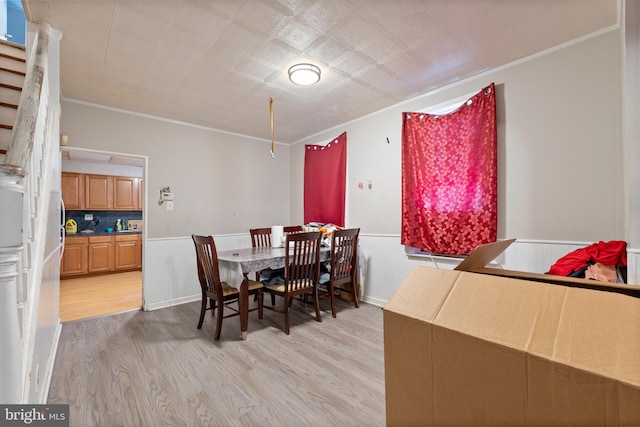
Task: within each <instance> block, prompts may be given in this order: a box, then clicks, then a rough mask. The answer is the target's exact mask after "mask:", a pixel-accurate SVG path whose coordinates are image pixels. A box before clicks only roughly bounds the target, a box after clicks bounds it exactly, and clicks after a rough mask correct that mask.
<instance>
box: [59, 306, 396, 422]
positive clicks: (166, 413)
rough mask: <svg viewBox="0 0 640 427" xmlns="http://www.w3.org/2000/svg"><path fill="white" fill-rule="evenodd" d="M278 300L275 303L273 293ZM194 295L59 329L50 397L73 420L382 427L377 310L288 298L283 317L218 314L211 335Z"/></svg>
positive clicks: (211, 321) (209, 321) (381, 362)
mask: <svg viewBox="0 0 640 427" xmlns="http://www.w3.org/2000/svg"><path fill="white" fill-rule="evenodd" d="M278 302H280V303H281V302H282V301H281V300H279V301H278ZM199 310H200V303H199V302H193V303H188V304H182V305H178V306H174V307H170V308H165V309H160V310H155V311H149V312H144V311H139V312H126V313H120V314H116V315H112V316H103V317H98V318H93V319H87V320H82V321H77V322H70V323H67V324H65V325H63V328H62V334H61V337H60V343H59V347H58V352H57V355H56V361H55V365H54V369H53V377H52V380H51V387H50V390H49V400H48V402H49V403H52V404H53V403H67V404H69V405H70V425H71V426H167V425H173V426H383V425H385V398H384V358H383V334H382V310H381V309H380V307H376V306H372V305H369V304H365V303H363V304H361V306H360V308H359V309H356V308H354V307H353V305H351V304H349V303H347V302H345V301H342V300H340V301H338V317H337V319H334V318H332V317H331V313H330V308H329V307H328V305H327V304H326V302H324V304H323V305H322V319H323V321H322V322H321V323H319V322H316V321H315V320H314V316H313V308H312V306H311V305H307V306H306V308H305V307H303V306H302V305H301V303H300V302H299V301H295V302H294V307H293V310H292V315H291V335H290V336H287V335H286V334H285V333H284V331H283V330H284V316H283V315H282V314H279V313H274V312H271V311H265V313H264V320H263V321H262V322H259V321H258V319H257V312H252V313H250V316H249V335H248V338H247V340H246V341H242V340H241V339H240V324H239V320H238V317H233V318H228V319H225V320H224V322H223V325H222V337H221V339H220V341H218V342H215V341H214V340H213V335H214V330H215V325H214V319H213V318H212V317H211V315H210V314H209V313H207V317H206V318H205V323H204V325H203V328H202V329H200V330H198V329H196V325H197V321H198V315H199Z"/></svg>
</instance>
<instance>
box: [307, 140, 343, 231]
mask: <svg viewBox="0 0 640 427" xmlns="http://www.w3.org/2000/svg"><path fill="white" fill-rule="evenodd" d="M346 177H347V133H346V132H344V133H343V134H342V135H340V136H339V137H337V138H335V139H333V140H331V141H330V142H329V143H327V144H326V145H305V156H304V223H305V224H308V223H309V222H324V223H332V224H335V225H339V226H341V227H344V210H345V209H344V204H345V194H346Z"/></svg>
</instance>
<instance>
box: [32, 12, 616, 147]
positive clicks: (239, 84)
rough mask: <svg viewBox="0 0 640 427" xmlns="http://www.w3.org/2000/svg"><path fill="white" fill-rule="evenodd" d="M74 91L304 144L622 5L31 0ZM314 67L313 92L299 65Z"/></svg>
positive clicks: (562, 36)
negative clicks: (295, 68)
mask: <svg viewBox="0 0 640 427" xmlns="http://www.w3.org/2000/svg"><path fill="white" fill-rule="evenodd" d="M23 4H24V7H25V13H26V15H27V19H29V20H31V21H35V22H42V21H46V22H48V23H49V24H51V26H52V27H54V28H56V29H59V30H60V31H61V32H62V35H63V38H62V40H61V47H60V49H61V64H60V72H61V86H62V95H63V97H64V98H65V99H70V100H77V101H83V102H87V103H93V104H99V105H104V106H107V107H112V108H116V109H122V110H127V111H133V112H138V113H143V114H148V115H152V116H158V117H163V118H167V119H171V120H177V121H182V122H187V123H192V124H197V125H202V126H206V127H211V128H216V129H222V130H225V131H229V132H236V133H240V134H244V135H250V136H254V137H258V138H264V139H267V140H270V139H271V130H270V124H269V98H273V99H274V111H275V123H276V135H275V138H276V140H277V141H279V142H284V143H293V142H296V141H298V140H300V139H301V138H303V137H305V136H308V135H312V134H314V133H317V132H319V131H322V130H324V129H328V128H330V127H333V126H337V125H339V124H341V123H344V122H347V121H349V120H352V119H355V118H358V117H361V116H363V115H366V114H369V113H371V112H374V111H376V110H380V109H382V108H385V107H388V106H390V105H394V104H397V103H398V102H401V101H403V100H406V99H408V98H411V97H414V96H416V95H419V94H422V93H425V92H427V91H429V90H432V89H434V88H437V87H440V86H443V85H445V84H448V83H451V82H454V81H457V80H460V79H463V78H466V77H469V76H472V75H474V74H477V73H479V72H482V71H485V70H488V69H491V68H494V67H497V66H500V65H503V64H506V63H509V62H512V61H514V60H517V59H519V58H523V57H526V56H528V55H531V54H533V53H535V52H538V51H541V50H544V49H547V48H550V47H553V46H556V45H558V44H561V43H564V42H566V41H569V40H573V39H575V38H578V37H581V36H583V35H586V34H589V33H592V32H594V31H598V30H601V29H603V28H607V27H610V26H613V25H616V24H617V22H618V16H617V13H618V9H617V8H618V0H394V1H389V0H211V1H202V0H167V1H163V0H139V1H137V0H133V1H131V0H128V1H125V0H115V1H114V0H82V1H73V0H50V1H38V0H23ZM298 62H312V63H314V64H316V65H318V66H319V67H320V68H321V70H322V79H321V80H320V82H319V83H318V84H316V85H315V86H311V87H301V86H296V85H294V84H293V83H291V82H290V81H289V80H288V77H287V69H288V68H289V67H290V66H291V65H293V64H295V63H298Z"/></svg>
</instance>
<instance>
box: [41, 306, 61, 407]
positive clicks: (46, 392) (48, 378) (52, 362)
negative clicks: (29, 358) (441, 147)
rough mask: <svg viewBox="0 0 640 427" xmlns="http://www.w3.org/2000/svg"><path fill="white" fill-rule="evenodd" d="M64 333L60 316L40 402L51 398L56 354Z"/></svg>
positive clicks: (44, 402) (43, 402) (42, 402)
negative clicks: (50, 392)
mask: <svg viewBox="0 0 640 427" xmlns="http://www.w3.org/2000/svg"><path fill="white" fill-rule="evenodd" d="M61 333H62V323H60V319H59V318H58V324H57V325H56V331H55V333H54V336H53V341H52V345H51V353H50V354H49V359H48V360H47V370H46V377H45V381H44V384H42V386H43V388H42V396H41V398H40V400H39V402H38V403H39V404H41V405H44V404H46V403H47V401H48V400H49V388H51V378H53V367H54V366H55V362H56V355H57V354H58V344H59V343H60V334H61Z"/></svg>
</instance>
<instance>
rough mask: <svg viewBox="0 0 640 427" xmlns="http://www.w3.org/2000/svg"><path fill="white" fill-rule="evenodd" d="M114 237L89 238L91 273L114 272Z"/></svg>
mask: <svg viewBox="0 0 640 427" xmlns="http://www.w3.org/2000/svg"><path fill="white" fill-rule="evenodd" d="M113 259H114V256H113V236H95V237H89V273H107V272H110V271H113V270H114V262H113Z"/></svg>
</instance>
